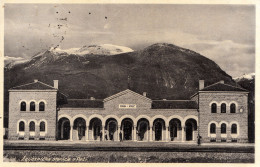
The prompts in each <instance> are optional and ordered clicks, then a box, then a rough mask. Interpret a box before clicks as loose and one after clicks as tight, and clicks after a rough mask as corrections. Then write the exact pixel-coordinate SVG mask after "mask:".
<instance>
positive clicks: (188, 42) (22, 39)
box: [4, 4, 255, 77]
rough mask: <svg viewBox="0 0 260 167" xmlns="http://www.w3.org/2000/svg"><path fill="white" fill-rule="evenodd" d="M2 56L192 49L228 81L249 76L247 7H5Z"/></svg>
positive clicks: (251, 24)
mask: <svg viewBox="0 0 260 167" xmlns="http://www.w3.org/2000/svg"><path fill="white" fill-rule="evenodd" d="M4 12H5V37H4V43H5V56H9V57H16V58H18V59H21V58H26V59H28V58H30V57H32V56H33V55H35V54H36V53H38V52H40V51H43V50H44V49H48V48H50V47H54V46H57V45H59V47H60V48H61V49H68V48H72V47H82V46H84V45H92V44H115V45H122V46H127V47H130V48H132V49H133V50H139V49H142V48H144V47H146V46H149V45H151V44H154V43H158V42H167V43H173V44H175V45H178V46H181V47H184V48H188V49H191V50H194V51H196V52H198V53H200V54H202V55H204V56H206V57H208V58H210V59H212V60H214V61H215V62H216V63H217V64H218V65H219V66H220V67H221V68H222V69H223V70H225V71H226V72H227V73H228V74H229V75H231V76H232V77H237V76H240V75H242V74H244V73H251V72H254V71H255V7H254V6H252V5H174V4H173V5H169V4H167V5H162V4H161V5H160V4H153V5H148V4H144V5H140V4H136V5H133V4H80V5H76V4H75V5H72V4H70V5H69V4H66V5H58V4H57V5H55V4H50V5H47V4H22V5H21V4H19V5H18V4H6V5H5V11H4Z"/></svg>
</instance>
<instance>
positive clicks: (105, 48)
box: [50, 44, 133, 56]
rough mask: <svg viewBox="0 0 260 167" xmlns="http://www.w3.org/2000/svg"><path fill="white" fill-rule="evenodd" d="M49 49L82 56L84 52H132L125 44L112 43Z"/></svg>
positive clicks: (59, 52) (99, 53)
mask: <svg viewBox="0 0 260 167" xmlns="http://www.w3.org/2000/svg"><path fill="white" fill-rule="evenodd" d="M50 51H52V52H53V53H58V54H68V55H69V54H75V55H79V56H83V55H86V54H94V55H116V54H121V53H127V52H133V50H132V49H131V48H128V47H125V46H118V45H112V44H102V45H90V46H83V47H82V48H70V49H61V48H55V49H54V48H51V49H50Z"/></svg>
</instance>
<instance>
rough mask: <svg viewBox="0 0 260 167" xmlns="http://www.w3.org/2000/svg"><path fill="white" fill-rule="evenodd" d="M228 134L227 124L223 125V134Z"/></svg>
mask: <svg viewBox="0 0 260 167" xmlns="http://www.w3.org/2000/svg"><path fill="white" fill-rule="evenodd" d="M226 133H227V126H226V124H221V134H226Z"/></svg>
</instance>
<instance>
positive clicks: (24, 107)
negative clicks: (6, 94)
mask: <svg viewBox="0 0 260 167" xmlns="http://www.w3.org/2000/svg"><path fill="white" fill-rule="evenodd" d="M20 111H26V103H25V102H24V101H23V102H21V106H20Z"/></svg>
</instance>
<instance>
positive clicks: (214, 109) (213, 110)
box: [211, 103, 217, 113]
mask: <svg viewBox="0 0 260 167" xmlns="http://www.w3.org/2000/svg"><path fill="white" fill-rule="evenodd" d="M211 113H217V104H216V103H213V104H211Z"/></svg>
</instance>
